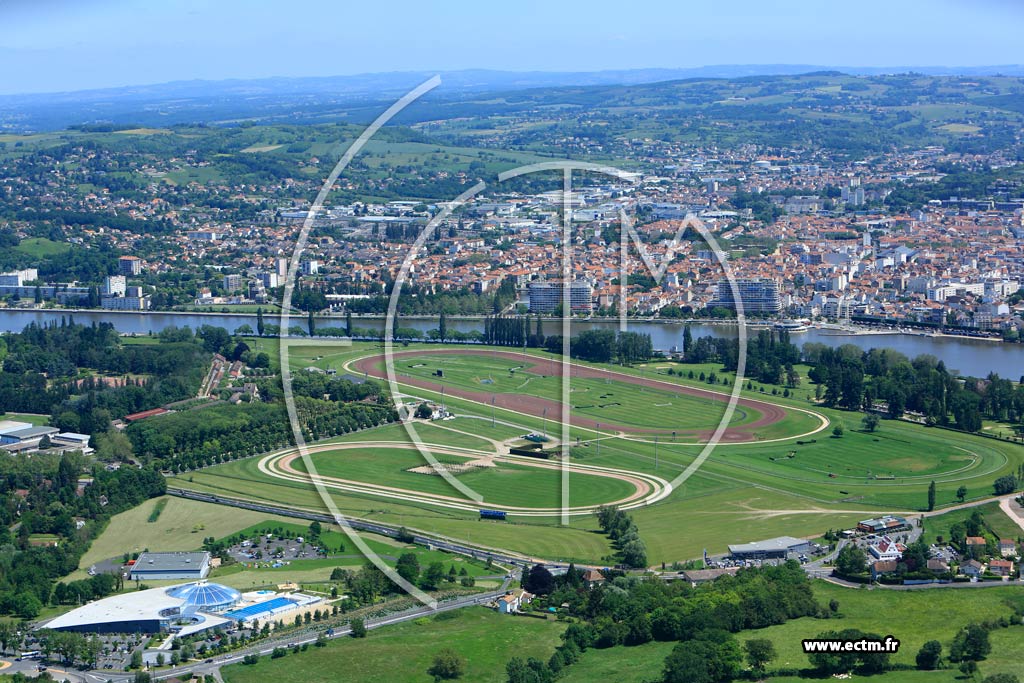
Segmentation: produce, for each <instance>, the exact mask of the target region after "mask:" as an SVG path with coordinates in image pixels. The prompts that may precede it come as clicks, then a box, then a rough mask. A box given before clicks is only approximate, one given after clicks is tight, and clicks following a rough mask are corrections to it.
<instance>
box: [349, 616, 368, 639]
mask: <svg viewBox="0 0 1024 683" xmlns="http://www.w3.org/2000/svg"><path fill="white" fill-rule="evenodd" d="M349 628H351V629H352V637H353V638H365V637H366V622H364V621H363V620H362V619H353V620H352V621H350V622H349Z"/></svg>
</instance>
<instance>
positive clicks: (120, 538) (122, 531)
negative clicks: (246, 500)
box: [78, 496, 290, 570]
mask: <svg viewBox="0 0 1024 683" xmlns="http://www.w3.org/2000/svg"><path fill="white" fill-rule="evenodd" d="M164 500H165V501H167V502H166V503H165V505H164V508H163V510H162V511H161V512H160V516H159V517H158V518H157V520H156V521H155V522H149V521H148V520H149V517H150V514H151V513H152V512H153V510H154V508H155V507H156V506H157V505H158V504H160V501H164ZM268 518H270V519H273V520H274V521H280V522H285V521H290V520H289V519H288V518H286V517H274V516H273V515H267V514H266V513H263V512H255V511H252V510H238V509H233V510H231V511H230V514H225V508H223V507H221V506H219V505H212V504H210V503H202V502H199V501H195V500H186V499H185V498H175V497H173V496H166V497H164V498H156V499H154V500H150V501H146V502H145V503H143V504H142V505H139V506H138V507H135V508H132V509H131V510H126V511H125V512H122V513H119V514H117V515H114V516H113V517H112V518H111V519H110V522H109V523H108V524H107V528H106V529H104V530H103V533H102V534H100V536H99V537H98V538H97V539H96V540H95V541H93V543H92V545H91V546H89V550H87V551H86V553H85V555H83V556H82V561H81V562H80V563H79V565H78V566H79V568H80V569H82V570H84V569H88V568H89V567H90V566H91V565H93V564H95V563H96V562H100V561H102V560H106V559H109V558H112V557H120V556H121V555H123V554H124V553H135V552H141V551H143V550H146V549H149V550H152V551H163V550H194V549H197V548H199V547H200V546H201V545H202V544H203V538H204V537H207V536H214V537H216V538H221V537H223V536H229V535H231V534H233V533H235V532H236V531H239V530H241V529H244V528H246V527H248V526H250V525H252V524H256V523H257V522H263V521H264V520H267V519H268Z"/></svg>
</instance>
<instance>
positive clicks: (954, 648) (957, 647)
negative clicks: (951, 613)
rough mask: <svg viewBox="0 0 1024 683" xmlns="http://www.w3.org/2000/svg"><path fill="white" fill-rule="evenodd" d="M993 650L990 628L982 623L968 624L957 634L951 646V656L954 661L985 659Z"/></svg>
mask: <svg viewBox="0 0 1024 683" xmlns="http://www.w3.org/2000/svg"><path fill="white" fill-rule="evenodd" d="M991 651H992V644H991V643H990V642H989V639H988V629H986V628H985V627H984V626H982V625H981V624H968V625H967V626H966V627H965V628H964V629H963V630H961V631H960V632H959V633H957V634H956V637H954V638H953V643H952V645H950V647H949V658H950V659H951V660H953V661H954V662H962V661H964V660H972V661H977V660H979V659H984V658H985V655H987V654H988V653H990V652H991Z"/></svg>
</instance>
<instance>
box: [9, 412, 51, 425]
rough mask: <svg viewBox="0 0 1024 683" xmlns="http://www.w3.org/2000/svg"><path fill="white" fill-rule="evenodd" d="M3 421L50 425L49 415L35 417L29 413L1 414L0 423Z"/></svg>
mask: <svg viewBox="0 0 1024 683" xmlns="http://www.w3.org/2000/svg"><path fill="white" fill-rule="evenodd" d="M3 420H14V421H16V422H29V423H31V424H34V425H37V426H41V425H48V424H50V416H49V415H35V414H31V413H3V414H2V415H0V421H3Z"/></svg>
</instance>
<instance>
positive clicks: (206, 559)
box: [129, 552, 210, 581]
mask: <svg viewBox="0 0 1024 683" xmlns="http://www.w3.org/2000/svg"><path fill="white" fill-rule="evenodd" d="M209 573H210V553H208V552H188V553H186V552H181V553H142V554H141V555H139V559H137V560H135V562H134V563H132V566H131V569H130V570H129V576H130V577H131V580H132V581H146V580H153V581H159V580H168V579H169V580H181V579H205V578H206V576H207V574H209Z"/></svg>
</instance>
